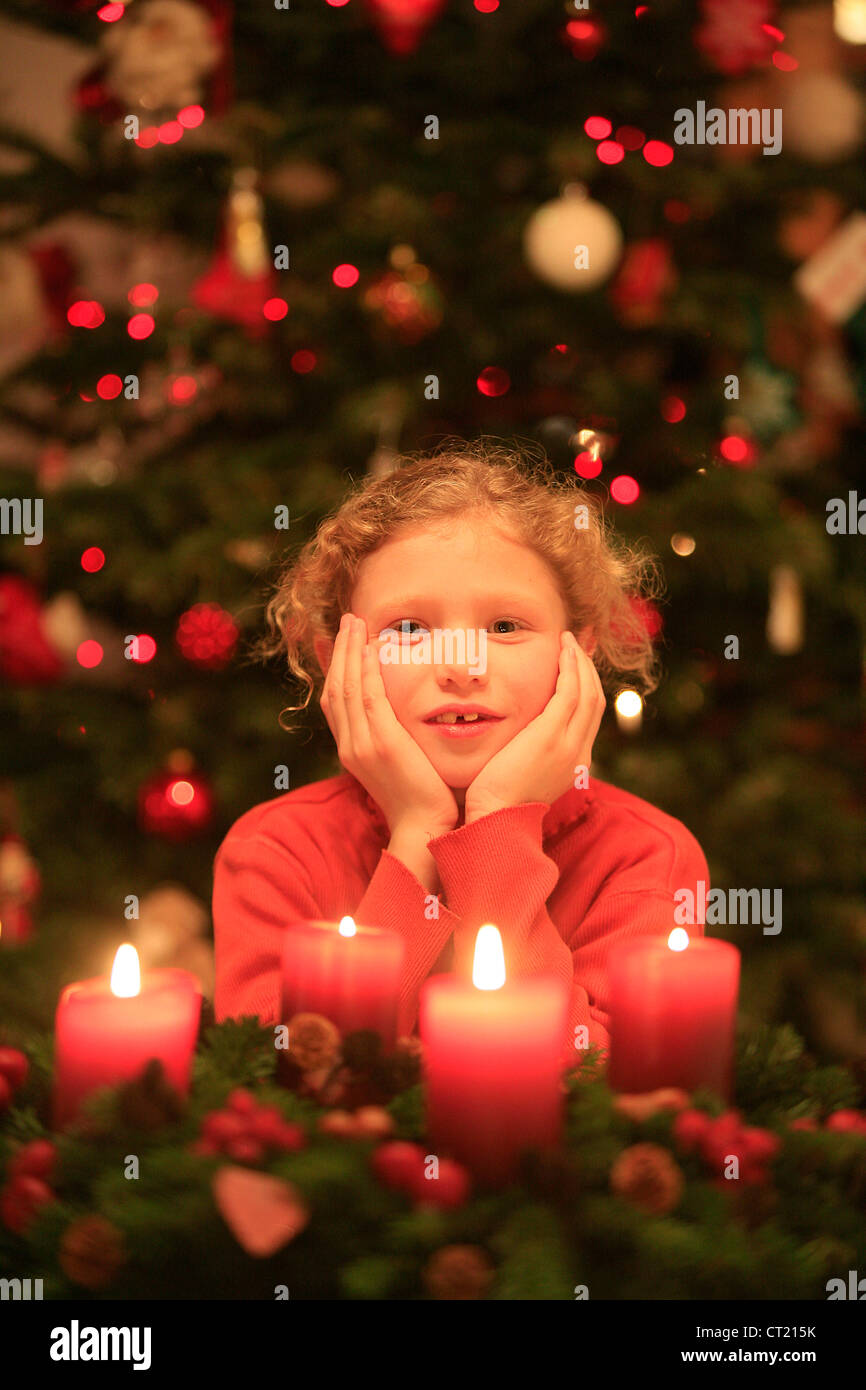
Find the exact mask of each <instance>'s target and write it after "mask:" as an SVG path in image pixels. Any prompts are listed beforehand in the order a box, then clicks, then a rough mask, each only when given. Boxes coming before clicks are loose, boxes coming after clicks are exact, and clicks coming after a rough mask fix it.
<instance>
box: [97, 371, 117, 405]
mask: <svg viewBox="0 0 866 1390" xmlns="http://www.w3.org/2000/svg"><path fill="white" fill-rule="evenodd" d="M122 390H123V382H122V381H121V379H120V377H119V376H115V374H114V373H113V372H109V374H108V375H107V376H101V377H100V378H99V380H98V381H97V383H96V394H97V396H99V398H100V400H103V401H113V400H114V398H115V396H119V395H120V393H121V391H122Z"/></svg>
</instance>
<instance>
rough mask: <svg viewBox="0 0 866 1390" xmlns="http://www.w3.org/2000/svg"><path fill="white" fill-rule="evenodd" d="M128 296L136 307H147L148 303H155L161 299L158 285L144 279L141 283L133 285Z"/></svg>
mask: <svg viewBox="0 0 866 1390" xmlns="http://www.w3.org/2000/svg"><path fill="white" fill-rule="evenodd" d="M126 297H127V299H128V300H129V302H130V304H134V305H135V307H136V309H145V308H147V306H148V304H155V303H156V301H157V300H158V299H159V290H158V289H157V288H156V285H151V284H150V282H149V281H147V280H142V281H141V284H139V285H133V287H132V289H131V290H130V291H129V294H128V295H127V296H126Z"/></svg>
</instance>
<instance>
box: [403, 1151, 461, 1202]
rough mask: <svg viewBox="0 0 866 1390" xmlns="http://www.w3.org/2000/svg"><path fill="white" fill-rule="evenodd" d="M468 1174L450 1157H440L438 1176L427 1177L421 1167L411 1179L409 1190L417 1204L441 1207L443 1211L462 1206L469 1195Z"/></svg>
mask: <svg viewBox="0 0 866 1390" xmlns="http://www.w3.org/2000/svg"><path fill="white" fill-rule="evenodd" d="M470 1187H471V1183H470V1180H469V1174H468V1172H467V1171H466V1169H465V1168H464V1167H463V1165H462V1164H460V1163H455V1162H454V1160H453V1159H451V1158H440V1160H439V1176H438V1178H428V1177H426V1176H425V1174H424V1170H423V1168H422V1169H421V1171H420V1173H416V1175H415V1177H414V1178H413V1179H412V1183H411V1187H410V1189H409V1190H410V1192H411V1194H412V1196H413V1197H414V1199H415V1201H416V1203H417V1204H418V1206H427V1207H441V1208H442V1209H443V1210H445V1211H449V1210H451V1209H452V1208H453V1207H462V1206H463V1204H464V1202H465V1201H466V1198H467V1197H468V1196H469V1190H470Z"/></svg>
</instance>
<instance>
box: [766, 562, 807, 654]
mask: <svg viewBox="0 0 866 1390" xmlns="http://www.w3.org/2000/svg"><path fill="white" fill-rule="evenodd" d="M767 642H768V643H769V645H770V646H771V647H772V649H773V651H774V652H778V653H779V654H780V655H781V656H788V655H790V654H791V653H792V652H798V651H799V650H800V648H801V647H802V645H803V591H802V587H801V585H800V576H799V575H798V573H797V571H796V570H795V569H794V568H793V567H792V566H791V565H774V566H773V568H772V569H771V570H770V604H769V608H768V610H767Z"/></svg>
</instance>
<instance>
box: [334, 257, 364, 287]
mask: <svg viewBox="0 0 866 1390" xmlns="http://www.w3.org/2000/svg"><path fill="white" fill-rule="evenodd" d="M360 278H361V274H360V271H359V270H358V267H357V266H356V265H348V264H345V263H344V264H342V265H338V266H335V267H334V273H333V275H332V276H331V279H332V280H333V282H334V284H335V285H337V286H338V288H339V289H341V290H349V289H351V288H352V286H353V285H357V283H358V281H359V280H360Z"/></svg>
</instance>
